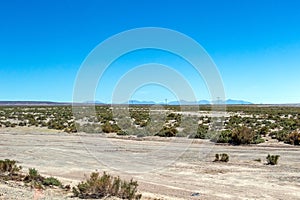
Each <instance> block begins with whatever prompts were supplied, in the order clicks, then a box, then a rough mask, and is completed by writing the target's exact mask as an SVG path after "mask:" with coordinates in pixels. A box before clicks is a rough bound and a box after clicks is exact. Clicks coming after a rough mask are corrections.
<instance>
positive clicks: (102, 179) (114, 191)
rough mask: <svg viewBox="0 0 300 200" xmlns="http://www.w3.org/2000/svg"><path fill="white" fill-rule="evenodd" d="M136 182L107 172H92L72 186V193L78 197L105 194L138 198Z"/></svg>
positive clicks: (98, 196)
mask: <svg viewBox="0 0 300 200" xmlns="http://www.w3.org/2000/svg"><path fill="white" fill-rule="evenodd" d="M137 187H138V184H137V182H136V181H133V180H132V179H131V180H130V181H129V182H127V181H125V180H121V179H120V177H113V176H111V175H109V174H107V173H105V172H104V173H103V175H102V176H100V175H99V173H98V172H93V173H92V174H91V175H90V178H89V179H87V180H86V181H85V182H81V183H79V184H78V185H77V187H73V189H72V190H73V195H74V196H75V197H79V198H84V199H87V198H93V199H96V198H103V197H105V196H116V197H119V198H121V199H129V200H133V199H140V198H141V197H142V195H141V194H136V193H137Z"/></svg>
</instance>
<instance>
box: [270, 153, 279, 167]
mask: <svg viewBox="0 0 300 200" xmlns="http://www.w3.org/2000/svg"><path fill="white" fill-rule="evenodd" d="M279 157H280V156H279V155H270V154H268V156H267V165H277V163H278V159H279Z"/></svg>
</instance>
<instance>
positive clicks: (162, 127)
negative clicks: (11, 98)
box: [0, 105, 300, 145]
mask: <svg viewBox="0 0 300 200" xmlns="http://www.w3.org/2000/svg"><path fill="white" fill-rule="evenodd" d="M89 108H90V107H89V106H85V107H82V109H81V110H80V109H79V111H78V113H76V118H75V116H73V112H72V107H71V106H24V107H22V106H2V107H0V127H17V126H21V127H24V126H33V127H46V128H49V129H56V130H60V131H64V132H67V133H75V132H77V131H80V132H81V131H82V132H86V133H117V134H118V135H139V136H141V135H142V136H147V135H157V136H161V137H175V136H178V137H189V138H194V139H210V140H211V141H213V142H217V143H230V144H234V145H240V144H257V143H261V142H264V139H265V137H267V138H273V139H277V140H278V141H283V142H285V143H288V144H291V145H299V143H300V142H299V141H300V128H299V127H300V118H299V116H300V108H299V107H275V106H274V107H272V106H269V107H268V106H266V107H259V106H227V113H229V116H227V117H224V121H223V122H224V123H223V122H222V121H218V120H214V119H212V118H211V117H210V116H208V115H207V113H209V111H210V110H211V107H210V106H199V107H192V106H190V107H189V106H186V107H184V108H185V109H186V110H188V109H189V108H190V110H192V111H195V110H196V109H197V110H198V109H200V111H199V114H200V115H199V116H198V115H197V116H196V115H195V116H190V115H189V114H184V113H181V107H180V106H164V109H165V110H164V111H163V112H161V113H156V115H155V119H151V115H150V113H149V112H150V106H149V105H130V106H129V109H128V112H129V116H126V117H125V114H126V113H127V111H126V110H125V107H123V106H122V105H120V106H113V107H111V106H108V105H101V106H96V107H95V111H96V113H95V116H89V115H88V114H87V113H86V112H85V110H88V109H89ZM115 110H117V112H118V113H120V116H114V115H113V113H114V112H113V111H115ZM201 113H203V114H201ZM156 118H157V119H156ZM186 118H188V120H184V119H186ZM156 120H161V121H162V122H163V123H162V124H158V123H157V122H156ZM151 123H153V124H154V125H153V124H152V125H153V126H151V127H149V126H148V125H149V124H151ZM222 125H223V126H222ZM263 138H264V139H263Z"/></svg>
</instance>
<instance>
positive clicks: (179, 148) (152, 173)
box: [0, 127, 300, 199]
mask: <svg viewBox="0 0 300 200" xmlns="http://www.w3.org/2000/svg"><path fill="white" fill-rule="evenodd" d="M0 137H1V140H0V159H5V158H9V159H14V160H18V161H19V162H20V163H19V165H22V166H23V171H24V172H26V170H27V169H28V168H36V169H38V170H39V172H40V173H41V174H42V175H45V176H54V177H57V178H59V179H60V180H61V181H62V182H63V183H64V184H70V185H75V184H77V183H78V182H79V181H80V180H83V179H84V177H85V175H88V174H89V173H91V172H93V171H95V170H98V171H107V172H109V173H111V174H113V175H120V176H121V177H122V178H126V179H130V178H134V179H135V180H137V181H138V183H139V191H140V192H141V193H142V194H143V199H155V198H157V199H299V198H300V189H299V188H300V164H299V157H300V148H299V147H296V146H291V145H286V144H283V143H278V142H276V141H274V140H269V141H268V142H266V143H263V144H260V145H251V146H229V145H215V144H214V143H211V142H209V141H206V140H190V139H183V138H180V139H174V138H156V137H149V138H133V137H127V138H116V137H115V136H114V135H110V137H107V136H103V135H102V136H101V135H93V134H67V133H60V132H58V131H52V130H51V131H50V130H48V129H40V128H38V129H36V128H28V127H25V128H2V129H0ZM216 153H227V154H228V155H229V156H230V158H229V162H228V163H220V162H212V161H213V160H214V158H215V156H214V155H215V154H216ZM268 154H274V155H275V154H276V155H280V158H279V164H278V165H276V166H270V165H266V159H265V158H266V156H267V155H268ZM258 159H260V160H261V161H260V162H259V161H257V160H258ZM70 196H71V193H68V192H64V191H61V190H57V189H48V190H46V191H38V190H34V189H30V188H28V187H24V186H23V185H22V184H21V183H14V182H1V183H0V199H71V197H70ZM73 199H74V198H73Z"/></svg>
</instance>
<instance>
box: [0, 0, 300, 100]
mask: <svg viewBox="0 0 300 200" xmlns="http://www.w3.org/2000/svg"><path fill="white" fill-rule="evenodd" d="M299 10H300V2H299V1H296V0H291V1H286V0H281V1H279V0H260V1H259V0H243V1H241V0H219V1H216V0H212V1H201V0H195V1H192V0H188V1H183V0H182V1H179V0H177V1H176V0H151V1H145V0H136V1H134V0H126V1H125V0H123V1H122V0H112V1H108V0H107V1H101V0H99V1H83V0H77V1H76V0H75V1H71V0H69V1H67V0H61V1H58V0H49V1H47V0H44V1H38V0H36V1H32V0H27V1H21V0H19V1H17V0H10V1H9V0H3V1H0V77H1V78H0V100H49V101H72V96H73V87H74V82H75V80H76V75H77V73H78V70H79V69H80V66H81V64H82V62H83V61H84V59H85V58H86V57H87V55H88V54H89V53H90V52H91V51H92V50H93V49H94V48H95V47H96V46H97V45H98V44H99V43H100V42H102V41H104V40H105V39H107V38H108V37H110V36H112V35H114V34H117V33H119V32H122V31H125V30H128V29H133V28H139V27H164V28H169V29H173V30H176V31H179V32H182V33H184V34H186V35H188V36H190V37H191V38H193V39H194V40H196V41H197V42H198V43H200V44H201V45H202V46H203V47H204V48H205V49H206V51H207V52H208V54H209V55H210V56H211V58H212V59H213V60H214V62H215V63H216V65H217V67H218V69H219V71H220V74H221V76H222V80H223V84H224V88H225V92H226V98H231V99H244V100H247V101H251V102H254V103H299V102H300V92H299V86H300V78H299V75H300V26H299V24H300V12H299ZM168 59H169V60H168ZM128 60H129V62H128ZM153 60H155V61H156V62H158V63H165V64H168V65H170V66H172V67H174V69H176V70H178V71H179V72H180V73H183V74H184V76H185V77H186V78H187V79H188V80H189V81H190V82H191V85H192V87H193V88H194V90H195V93H196V96H197V98H199V99H209V94H208V91H207V90H206V89H205V84H204V82H203V80H202V81H201V80H198V82H197V83H194V82H193V81H196V80H197V79H198V78H197V77H195V75H194V73H193V72H192V71H189V70H182V69H180V67H179V66H180V65H179V64H178V63H184V61H180V60H178V59H177V60H176V59H175V58H174V57H172V56H170V55H168V54H166V53H159V52H154V51H145V52H141V53H136V54H132V55H128V56H127V58H120V59H119V60H117V61H116V63H119V65H118V66H117V65H116V64H115V66H113V65H112V66H111V68H110V69H109V70H110V71H111V72H113V73H109V70H108V72H107V75H106V77H104V79H103V83H102V82H101V81H100V83H99V86H98V89H97V92H96V99H97V100H100V101H104V102H109V101H110V98H111V96H110V95H111V92H112V89H113V87H112V86H113V85H114V84H115V82H114V81H116V80H117V77H120V76H122V72H126V70H124V69H122V70H118V69H120V66H127V68H126V69H127V70H129V69H130V67H134V65H133V64H143V62H149V61H153ZM175 61H177V62H175ZM128 63H130V64H128ZM112 74H114V75H112ZM116 74H118V75H116ZM105 81H106V82H105ZM101 84H102V85H101ZM174 96H176V95H174V94H172V93H171V92H170V91H168V90H167V89H164V88H159V87H158V86H145V87H142V88H140V89H139V90H138V91H137V92H136V93H135V94H134V95H133V98H139V99H140V100H155V101H164V99H165V98H168V99H170V100H173V99H174V98H175V97H174Z"/></svg>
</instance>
